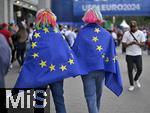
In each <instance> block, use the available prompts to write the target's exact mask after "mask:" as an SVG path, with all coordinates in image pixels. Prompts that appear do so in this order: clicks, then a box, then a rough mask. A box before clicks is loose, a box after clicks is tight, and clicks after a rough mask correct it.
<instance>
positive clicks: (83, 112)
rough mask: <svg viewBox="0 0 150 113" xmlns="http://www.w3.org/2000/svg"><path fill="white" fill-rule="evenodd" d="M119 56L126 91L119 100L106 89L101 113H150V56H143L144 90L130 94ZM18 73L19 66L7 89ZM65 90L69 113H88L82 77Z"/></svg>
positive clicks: (124, 63) (7, 80) (15, 68)
mask: <svg viewBox="0 0 150 113" xmlns="http://www.w3.org/2000/svg"><path fill="white" fill-rule="evenodd" d="M118 55H119V61H120V67H121V72H122V77H123V84H124V91H123V94H122V95H121V96H120V97H119V98H118V97H116V96H115V95H114V94H113V93H112V92H110V91H109V90H108V89H107V88H106V87H105V88H104V93H103V97H102V106H101V113H150V88H149V87H150V56H147V55H146V53H144V55H143V64H144V69H143V73H142V76H141V80H140V81H141V83H142V88H141V89H138V88H136V89H135V91H134V92H128V90H127V89H128V85H129V83H128V77H127V68H126V62H125V57H124V55H122V54H121V52H120V50H118ZM18 72H19V70H18V66H16V65H15V66H14V68H13V69H12V70H11V71H10V72H9V74H8V75H7V77H6V86H7V87H13V86H14V83H15V81H16V79H17V74H18ZM64 90H65V102H66V108H67V111H68V113H88V111H87V107H86V103H85V99H84V95H83V88H82V82H81V79H80V77H77V78H71V79H67V80H65V88H64ZM50 113H55V110H54V105H53V101H51V111H50Z"/></svg>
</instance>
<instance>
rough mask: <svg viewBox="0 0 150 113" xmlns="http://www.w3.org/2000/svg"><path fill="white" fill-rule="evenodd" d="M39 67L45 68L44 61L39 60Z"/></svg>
mask: <svg viewBox="0 0 150 113" xmlns="http://www.w3.org/2000/svg"><path fill="white" fill-rule="evenodd" d="M40 66H41V67H42V68H43V67H45V66H46V61H43V60H41V62H40Z"/></svg>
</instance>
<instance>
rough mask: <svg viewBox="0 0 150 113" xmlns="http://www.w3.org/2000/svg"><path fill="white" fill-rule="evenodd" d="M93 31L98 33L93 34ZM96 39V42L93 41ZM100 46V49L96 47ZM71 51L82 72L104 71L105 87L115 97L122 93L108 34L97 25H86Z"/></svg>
mask: <svg viewBox="0 0 150 113" xmlns="http://www.w3.org/2000/svg"><path fill="white" fill-rule="evenodd" d="M95 29H97V30H100V32H98V31H97V32H95ZM94 37H97V41H96V40H95V41H94V39H93V38H94ZM99 46H101V47H102V50H101V49H98V47H99ZM73 51H74V52H75V55H76V56H77V58H78V61H79V62H80V66H81V67H82V70H84V71H86V72H87V73H89V72H91V71H95V70H103V71H105V85H106V86H107V87H108V88H109V89H110V90H111V91H113V92H114V93H115V94H116V95H117V96H119V95H120V94H121V93H122V90H123V87H122V80H121V74H120V70H119V65H118V61H117V57H116V51H115V45H114V41H113V38H112V36H111V34H110V33H109V32H107V31H106V30H105V29H104V28H102V27H100V26H99V25H97V24H88V25H86V26H85V27H83V28H82V29H81V31H80V32H79V33H78V36H77V38H76V41H75V44H74V46H73Z"/></svg>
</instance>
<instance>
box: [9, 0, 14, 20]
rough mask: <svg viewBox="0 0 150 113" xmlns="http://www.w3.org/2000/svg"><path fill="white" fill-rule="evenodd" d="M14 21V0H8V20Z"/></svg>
mask: <svg viewBox="0 0 150 113" xmlns="http://www.w3.org/2000/svg"><path fill="white" fill-rule="evenodd" d="M12 21H14V0H9V22H12Z"/></svg>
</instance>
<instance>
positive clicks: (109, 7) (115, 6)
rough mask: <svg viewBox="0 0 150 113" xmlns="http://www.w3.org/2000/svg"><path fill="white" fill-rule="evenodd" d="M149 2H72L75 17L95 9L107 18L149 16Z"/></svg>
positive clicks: (86, 0)
mask: <svg viewBox="0 0 150 113" xmlns="http://www.w3.org/2000/svg"><path fill="white" fill-rule="evenodd" d="M149 5H150V0H74V3H73V7H74V8H73V9H74V11H73V12H74V15H75V16H81V15H83V14H84V12H85V11H86V10H87V9H89V8H91V7H96V8H97V9H99V10H100V11H101V12H102V14H103V15H105V16H106V15H107V16H115V15H116V16H150V8H149Z"/></svg>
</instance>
